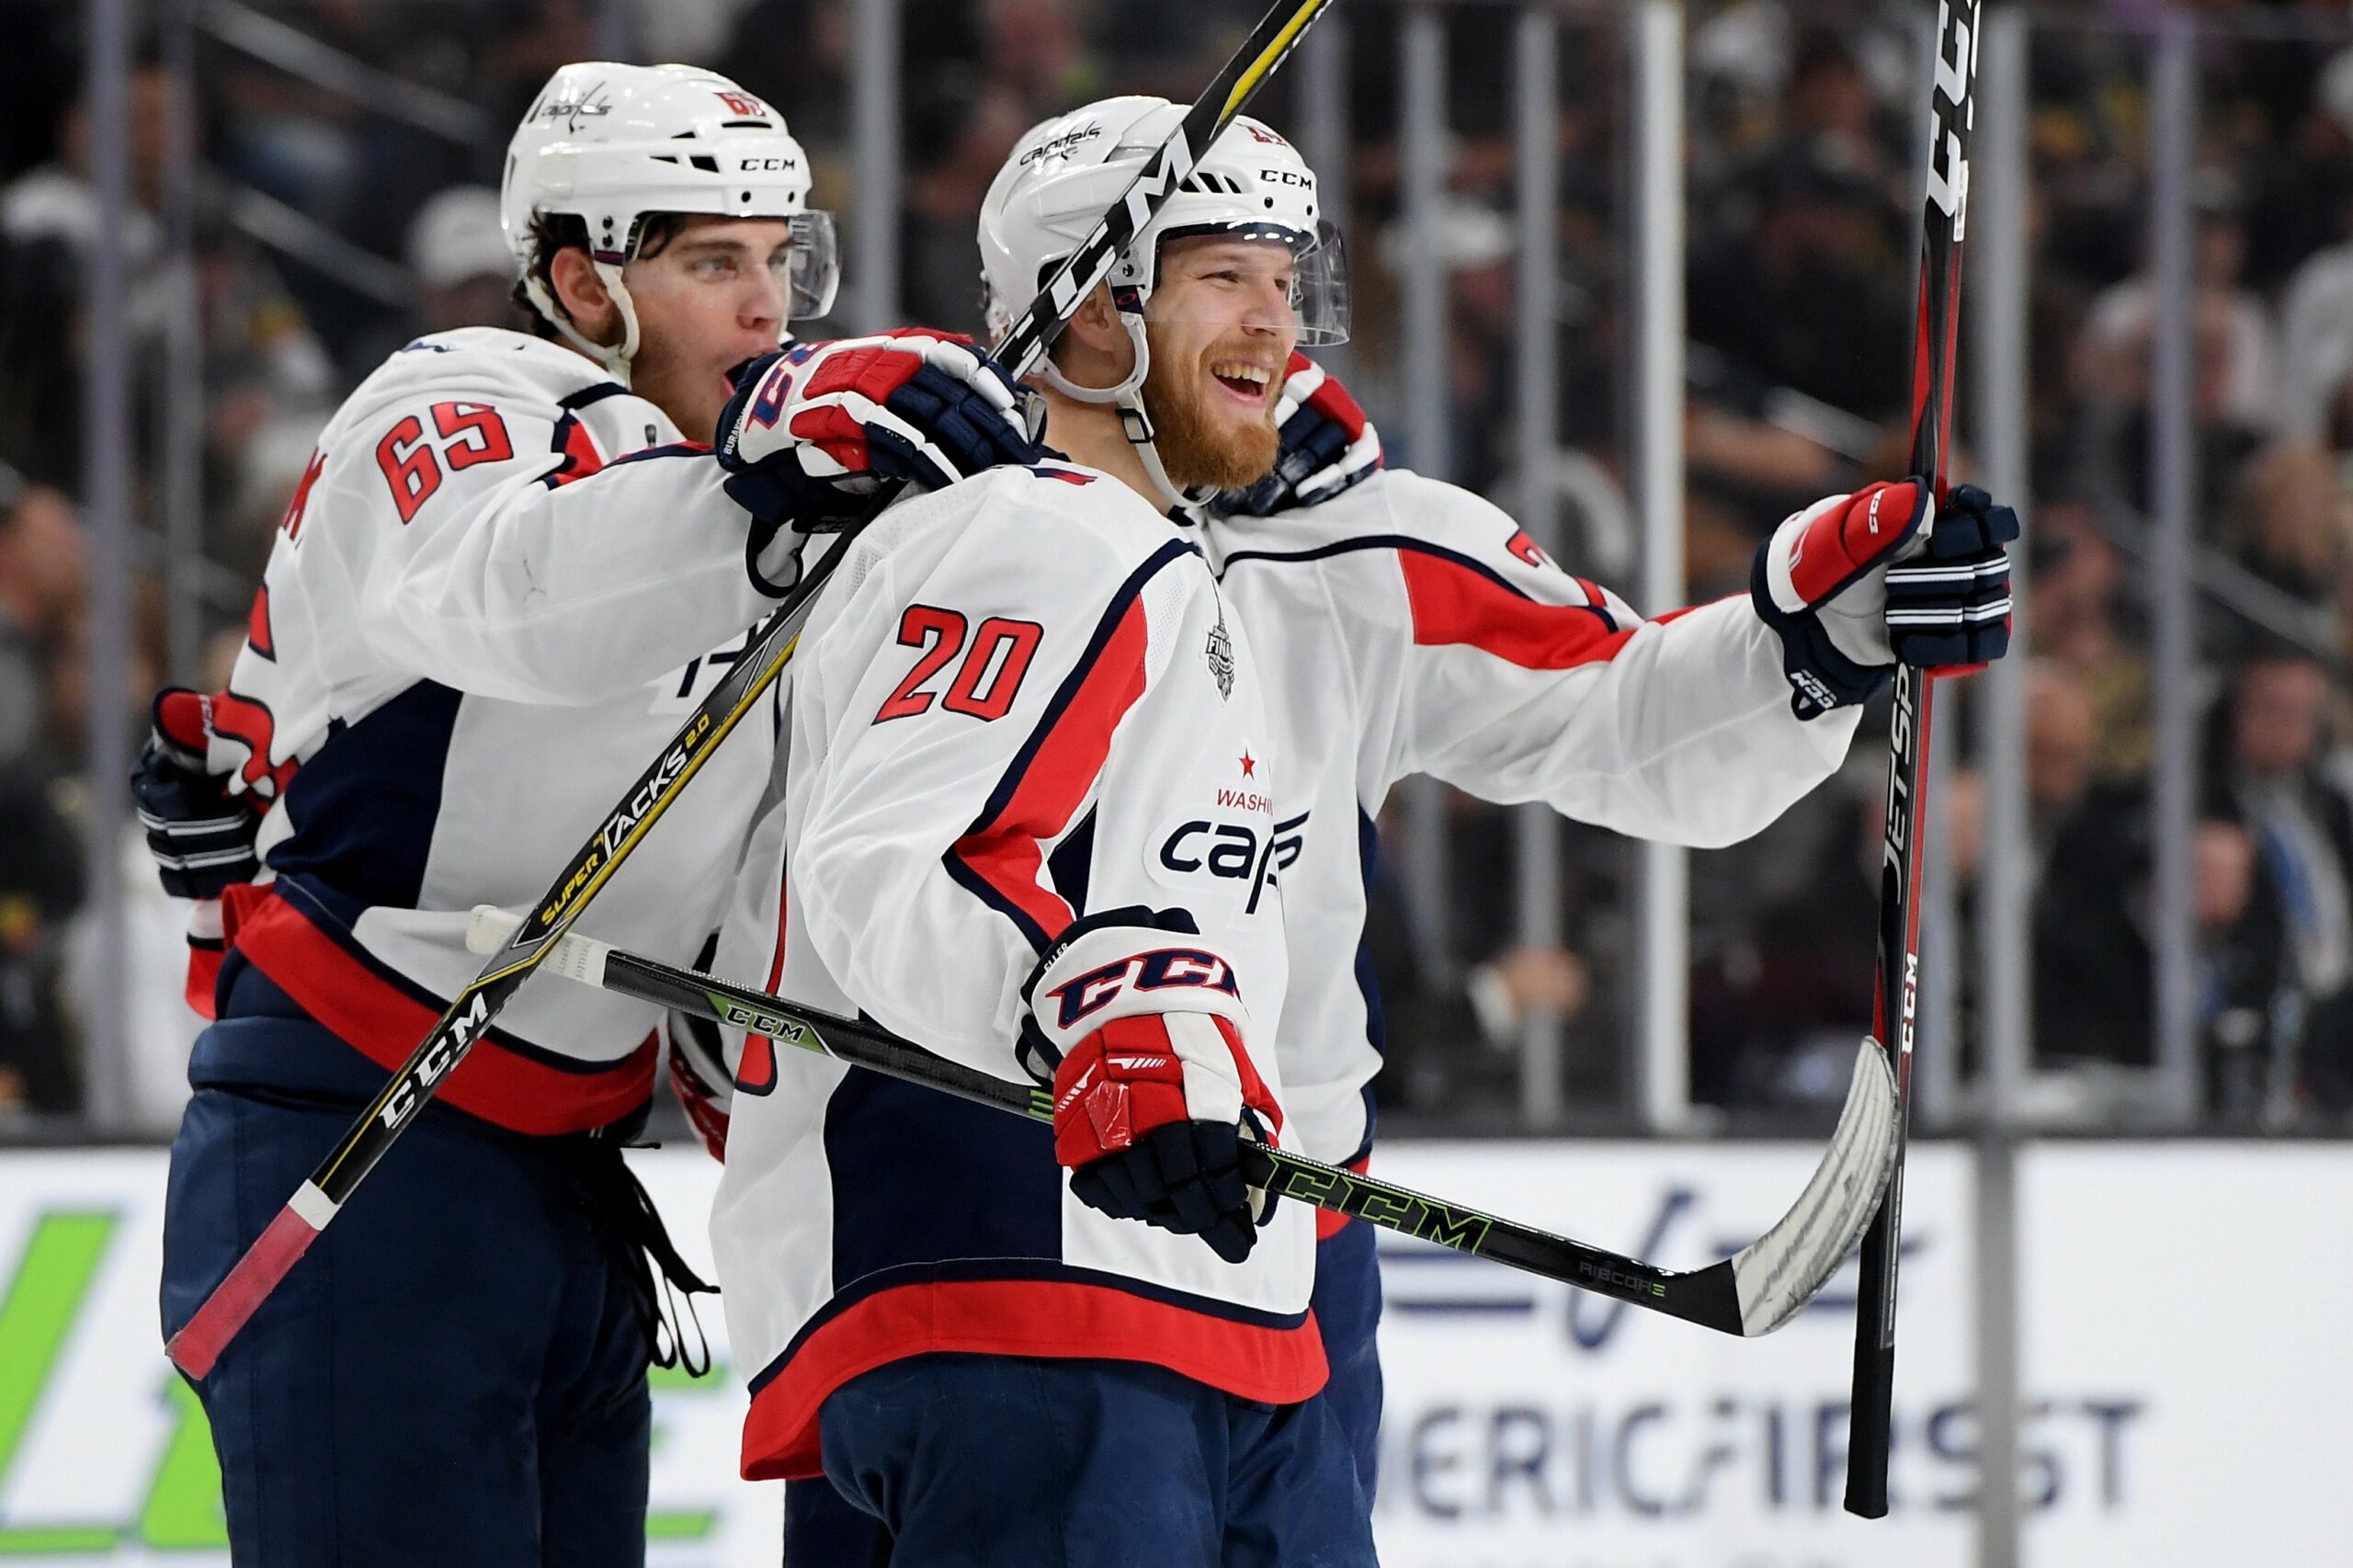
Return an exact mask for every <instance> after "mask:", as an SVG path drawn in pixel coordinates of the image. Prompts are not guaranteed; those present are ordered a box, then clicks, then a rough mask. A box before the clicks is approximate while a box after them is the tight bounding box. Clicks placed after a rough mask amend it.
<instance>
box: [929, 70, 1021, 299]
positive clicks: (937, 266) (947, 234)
mask: <svg viewBox="0 0 2353 1568" xmlns="http://www.w3.org/2000/svg"><path fill="white" fill-rule="evenodd" d="M914 109H915V121H914V124H913V126H912V127H911V131H910V134H909V135H908V137H907V146H906V151H907V159H908V165H909V177H908V181H907V200H906V218H905V221H904V223H903V224H902V226H901V228H900V267H899V271H900V278H901V298H900V301H899V304H900V313H901V314H902V315H903V316H904V317H905V318H906V319H907V320H909V321H916V322H921V323H923V324H925V325H926V326H940V327H947V328H949V329H950V330H952V331H956V332H966V333H972V334H973V335H979V334H981V332H982V331H983V324H982V321H981V286H980V278H979V276H978V275H977V274H975V273H974V272H973V270H972V226H973V224H974V223H976V222H979V220H980V216H981V199H982V198H983V197H984V196H986V195H987V194H988V189H989V182H990V181H991V180H993V179H995V177H996V171H997V170H998V169H999V168H1000V167H1001V166H1003V165H1004V163H1005V160H1006V154H1007V153H1011V152H1012V151H1013V144H1014V143H1015V142H1017V141H1019V140H1020V137H1021V133H1022V132H1023V131H1027V130H1028V129H1029V127H1030V125H1031V124H1032V123H1034V122H1033V121H1031V120H1029V119H1025V118H1023V117H1024V114H1025V112H1026V111H1025V110H1024V109H1023V108H1022V106H1021V103H1020V101H1019V100H1018V99H1017V97H1014V95H1013V94H1011V93H1008V92H1006V91H1004V90H1003V89H1001V88H999V87H997V86H995V85H989V86H986V87H983V88H979V89H977V90H975V85H974V83H973V82H972V79H971V78H970V77H968V76H966V75H964V74H953V73H951V74H940V75H938V76H937V77H936V78H935V80H934V82H933V83H932V85H931V87H930V89H929V90H928V91H926V92H924V93H923V94H922V95H921V96H920V97H917V98H916V99H915V104H914Z"/></svg>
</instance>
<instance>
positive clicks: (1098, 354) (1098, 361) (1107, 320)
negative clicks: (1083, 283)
mask: <svg viewBox="0 0 2353 1568" xmlns="http://www.w3.org/2000/svg"><path fill="white" fill-rule="evenodd" d="M1054 347H1055V348H1056V350H1057V352H1056V354H1055V356H1054V362H1055V363H1056V364H1057V365H1060V366H1061V367H1062V368H1063V374H1065V375H1069V376H1071V377H1072V378H1073V379H1074V380H1075V381H1077V382H1078V383H1079V384H1080V385H1081V386H1095V385H1105V386H1108V385H1109V384H1110V383H1111V382H1113V381H1118V380H1119V379H1120V376H1121V375H1123V374H1125V373H1126V370H1127V368H1128V365H1129V362H1130V360H1131V358H1132V357H1133V355H1134V353H1135V347H1134V345H1132V344H1131V343H1130V342H1129V341H1128V329H1127V327H1126V326H1125V325H1124V324H1122V323H1121V322H1120V308H1119V307H1118V306H1117V305H1115V304H1113V303H1112V302H1111V286H1110V285H1109V284H1108V283H1098V284H1097V285H1096V286H1095V291H1094V292H1093V293H1091V294H1089V295H1087V296H1086V299H1084V300H1082V301H1079V305H1078V309H1077V310H1076V311H1075V312H1073V313H1072V315H1071V318H1070V324H1069V325H1068V326H1066V327H1064V328H1063V335H1062V336H1061V337H1060V338H1059V339H1057V340H1056V342H1055V345H1054ZM1064 350H1066V352H1064ZM1106 368H1108V369H1110V371H1111V373H1110V374H1109V375H1108V376H1105V375H1101V374H1100V372H1101V370H1102V369H1106Z"/></svg>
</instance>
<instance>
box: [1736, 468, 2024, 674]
mask: <svg viewBox="0 0 2353 1568" xmlns="http://www.w3.org/2000/svg"><path fill="white" fill-rule="evenodd" d="M1933 494H1934V492H1933V490H1932V489H1931V487H1930V486H1929V484H1928V483H1927V481H1926V480H1922V479H1907V480H1900V481H1897V482H1895V483H1881V484H1869V485H1865V486H1864V487H1863V488H1862V489H1860V490H1858V491H1856V492H1855V493H1854V494H1852V495H1834V496H1831V497H1829V498H1828V499H1826V500H1822V501H1817V502H1815V503H1814V504H1813V506H1808V507H1807V508H1805V509H1804V510H1803V511H1802V512H1797V513H1794V514H1792V515H1791V516H1790V517H1788V518H1787V519H1786V520H1784V521H1783V522H1782V524H1781V526H1780V527H1779V528H1776V529H1774V530H1773V533H1772V536H1771V537H1770V538H1768V539H1767V540H1766V541H1765V543H1764V544H1763V546H1761V547H1760V548H1759V549H1758V551H1757V552H1756V567H1755V569H1754V571H1753V572H1752V573H1751V574H1750V576H1749V597H1750V598H1751V600H1752V601H1753V602H1754V603H1755V604H1756V613H1757V614H1758V615H1759V616H1760V617H1762V618H1763V619H1764V621H1765V623H1766V624H1767V625H1768V626H1770V627H1771V628H1772V629H1773V630H1774V631H1776V632H1778V633H1779V635H1780V639H1781V665H1782V669H1783V671H1784V672H1785V673H1786V674H1787V675H1788V676H1789V680H1790V687H1792V688H1793V695H1792V696H1791V699H1790V706H1791V708H1792V709H1793V710H1795V712H1796V713H1797V715H1798V717H1799V718H1801V719H1811V718H1813V717H1814V716H1815V715H1816V714H1818V713H1823V712H1825V711H1827V710H1830V709H1833V708H1843V707H1846V706H1848V705H1850V704H1853V703H1858V702H1863V701H1867V700H1869V699H1870V697H1871V695H1872V694H1873V693H1874V692H1876V691H1878V690H1879V687H1880V685H1881V682H1883V681H1884V680H1886V679H1887V677H1888V675H1889V673H1890V671H1891V670H1893V667H1894V665H1896V663H1897V662H1898V661H1901V662H1903V663H1904V664H1908V665H1917V666H1919V667H1921V668H1925V669H1949V668H1954V667H1965V666H1970V665H1983V664H1985V663H1987V662H1989V661H1991V660H1994V659H1998V658H2000V657H2001V656H2002V655H2003V653H2006V652H2007V651H2008V648H2009V616H2010V566H2009V557H2008V555H2007V554H2006V551H2004V549H2003V547H2004V546H2005V545H2006V544H2008V543H2009V542H2010V540H2015V539H2016V538H2018V514H2017V513H2016V512H2014V511H2012V510H2011V509H2010V508H2009V507H2007V506H1995V504H1994V501H1993V498H1992V497H1991V496H1989V495H1987V494H1985V492H1984V491H1983V490H1979V489H1977V488H1975V487H1974V486H1972V485H1962V486H1961V487H1960V488H1959V489H1957V490H1954V491H1953V492H1952V493H1951V494H1950V495H1949V496H1948V497H1947V498H1946V502H1945V505H1944V507H1943V509H1942V510H1940V511H1938V513H1937V516H1936V520H1935V522H1934V523H1933V524H1931V523H1930V522H1929V521H1928V511H1929V502H1930V498H1931V496H1932V495H1933Z"/></svg>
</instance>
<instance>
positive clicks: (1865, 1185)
mask: <svg viewBox="0 0 2353 1568" xmlns="http://www.w3.org/2000/svg"><path fill="white" fill-rule="evenodd" d="M516 926H517V916H515V915H509V914H508V913H506V911H505V910H503V909H496V908H493V907H491V906H489V905H484V906H483V907H481V908H478V909H476V910H475V911H474V913H473V919H472V922H471V923H470V924H469V926H468V927H467V931H466V941H467V943H468V945H469V946H471V947H472V949H474V950H475V951H476V952H490V951H494V950H496V949H498V947H499V945H500V944H501V943H503V942H505V941H506V939H507V937H508V935H509V933H511V932H512V931H514V930H515V928H516ZM543 963H544V965H545V967H546V969H547V971H548V972H549V973H551V974H560V975H562V976H563V977H564V978H565V979H566V980H575V981H578V982H579V983H582V984H583V985H596V986H601V987H603V988H604V989H605V990H607V991H614V992H619V993H620V994H622V995H624V996H634V997H636V998H637V999H638V1000H639V1001H641V1002H651V1003H653V1004H654V1006H660V1007H674V1008H676V1009H677V1010H678V1011H680V1012H683V1013H691V1014H693V1015H695V1016H696V1017H703V1018H710V1019H711V1020H713V1021H714V1022H717V1023H722V1024H726V1025H729V1026H731V1027H733V1028H741V1029H745V1030H748V1031H750V1032H751V1033H754V1034H762V1035H767V1037H768V1038H769V1039H771V1040H775V1041H776V1042H777V1043H778V1044H779V1045H791V1046H798V1047H799V1048H801V1050H803V1051H813V1052H815V1053H816V1054H818V1055H820V1056H830V1057H832V1058H833V1059H834V1060H835V1061H836V1062H848V1063H850V1064H851V1065H853V1066H858V1067H865V1068H869V1069H870V1070H872V1071H874V1072H877V1073H881V1074H885V1075H886V1076H889V1077H892V1078H897V1079H900V1080H903V1081H904V1082H906V1083H910V1084H920V1085H924V1086H925V1087H926V1088H932V1089H938V1090H939V1091H941V1092H942V1093H945V1094H950V1095H954V1096H957V1097H959V1098H960V1099H967V1100H971V1101H973V1102H974V1103H975V1104H979V1105H984V1106H992V1107H995V1108H996V1109H998V1110H1003V1111H1010V1112H1011V1113H1012V1114H1014V1115H1015V1116H1026V1117H1029V1118H1031V1119H1035V1120H1039V1121H1044V1122H1050V1123H1051V1121H1052V1120H1053V1119H1054V1107H1053V1096H1052V1095H1051V1093H1050V1092H1048V1091H1047V1090H1045V1089H1042V1088H1037V1087H1033V1086H1031V1085H1027V1084H1017V1083H1013V1082H1010V1081H1008V1080H1006V1079H1004V1078H998V1077H995V1076H993V1075H991V1074H986V1073H983V1072H980V1071H978V1070H977V1069H974V1068H971V1067H967V1066H964V1065H963V1064H962V1063H961V1062H950V1061H948V1060H946V1059H945V1058H943V1057H939V1056H935V1055H933V1054H932V1053H931V1052H930V1051H926V1050H925V1049H924V1048H923V1047H921V1046H919V1045H916V1044H915V1043H914V1042H912V1041H910V1040H902V1039H900V1038H899V1037H898V1036H896V1035H894V1034H892V1033H891V1032H890V1031H888V1030H887V1029H884V1028H880V1027H879V1026H877V1025H874V1024H870V1023H865V1022H862V1021H859V1020H856V1019H851V1018H843V1017H835V1015H833V1014H831V1013H823V1012H819V1011H817V1010H816V1009H814V1008H811V1007H804V1006H801V1005H800V1004H799V1003H796V1002H788V1001H786V1000H785V999H784V998H782V997H780V996H772V995H769V994H767V993H766V992H762V991H754V990H752V989H750V988H748V987H746V986H741V985H734V984H731V983H728V982H726V981H723V980H718V979H715V978H713V977H712V976H710V975H707V974H699V973H697V972H696V971H692V970H686V969H679V968H677V967H676V966H675V965H671V964H665V963H658V962H656V961H654V960H652V959H647V958H641V957H639V956H638V955H637V954H635V953H630V952H623V951H621V950H620V949H618V948H614V947H612V946H610V945H608V944H607V943H604V942H599V941H597V940H595V939H594V938H592V937H582V936H577V935H574V936H567V937H564V938H563V940H562V941H560V942H558V943H557V944H555V949H554V951H552V952H551V953H550V954H549V955H548V956H547V957H546V958H545V959H544V960H543ZM1894 1154H1895V1082H1894V1080H1893V1078H1892V1077H1891V1076H1889V1074H1888V1071H1887V1063H1886V1059H1885V1057H1884V1056H1883V1055H1882V1054H1881V1051H1879V1050H1878V1049H1877V1048H1876V1047H1874V1046H1873V1045H1872V1044H1871V1043H1870V1041H1869V1040H1866V1041H1864V1042H1863V1046H1862V1049H1861V1050H1860V1051H1859V1052H1858V1053H1857V1055H1856V1058H1855V1076H1854V1081H1853V1083H1852V1084H1851V1085H1850V1086H1849V1087H1848V1089H1847V1104H1846V1108H1844V1109H1843V1110H1841V1111H1840V1112H1839V1113H1838V1128H1837V1131H1836V1132H1834V1133H1832V1134H1831V1138H1830V1150H1829V1153H1826V1154H1825V1155H1824V1157H1823V1161H1822V1164H1821V1165H1820V1166H1819V1167H1818V1168H1817V1169H1816V1170H1815V1171H1814V1173H1813V1178H1812V1179H1811V1180H1809V1181H1808V1182H1807V1183H1806V1187H1805V1191H1804V1192H1803V1193H1802V1194H1801V1195H1800V1196H1799V1198H1798V1200H1797V1202H1796V1203H1795V1204H1794V1205H1793V1206H1792V1207H1791V1208H1790V1211H1789V1212H1788V1213H1787V1214H1785V1215H1783V1216H1782V1217H1781V1218H1780V1220H1779V1221H1777V1222H1776V1223H1775V1224H1774V1226H1773V1228H1772V1229H1771V1230H1769V1231H1767V1232H1766V1233H1764V1235H1762V1236H1760V1237H1758V1238H1757V1239H1756V1241H1754V1242H1751V1243H1750V1244H1748V1245H1746V1246H1745V1247H1743V1248H1741V1249H1740V1252H1739V1253H1738V1254H1737V1255H1736V1256H1733V1257H1729V1258H1726V1259H1724V1260H1723V1261H1722V1262H1721V1263H1712V1264H1710V1265H1708V1266H1707V1267H1704V1268H1696V1269H1690V1270H1686V1271H1682V1272H1677V1271H1675V1270H1671V1269H1665V1268H1660V1267H1656V1266H1654V1265H1652V1264H1648V1263H1644V1262H1643V1261H1641V1260H1640V1259H1638V1258H1631V1257H1627V1256H1623V1255H1621V1254H1619V1253H1614V1252H1611V1251H1609V1250H1608V1249H1607V1248H1605V1247H1597V1246H1594V1245H1592V1244H1589V1243H1586V1242H1577V1241H1571V1240H1569V1239H1568V1238H1567V1237H1565V1236H1556V1235H1553V1234H1552V1233H1549V1232H1545V1231H1540V1230H1538V1229H1536V1228H1535V1227H1534V1226H1532V1225H1522V1224H1519V1223H1518V1222H1517V1221H1511V1220H1504V1219H1498V1218H1497V1217H1495V1215H1493V1214H1486V1213H1482V1212H1481V1211H1480V1210H1476V1209H1466V1208H1463V1207H1462V1206H1461V1205H1460V1204H1454V1203H1449V1202H1446V1201H1444V1200H1443V1199H1436V1198H1432V1197H1429V1196H1428V1195H1427V1194H1426V1193H1419V1192H1415V1191H1413V1190H1412V1189H1411V1188H1409V1187H1396V1186H1393V1185H1392V1184H1391V1183H1388V1182H1385V1181H1379V1180H1376V1179H1374V1178H1373V1177H1371V1176H1359V1175H1358V1174H1357V1173H1355V1172H1353V1171H1344V1170H1341V1169H1339V1168H1337V1167H1336V1166H1333V1165H1324V1164H1323V1163H1322V1162H1320V1161H1316V1160H1311V1159H1308V1158H1307V1157H1306V1156H1305V1155H1303V1154H1294V1153H1290V1151H1289V1150H1286V1149H1267V1148H1262V1147H1257V1146H1252V1147H1249V1148H1247V1149H1245V1152H1244V1163H1245V1166H1246V1167H1247V1168H1246V1173H1245V1174H1247V1176H1249V1178H1250V1181H1251V1184H1252V1185H1253V1186H1256V1187H1267V1188H1269V1189H1271V1190H1273V1191H1275V1192H1279V1193H1281V1194H1282V1195H1284V1196H1285V1197H1288V1198H1296V1199H1299V1200H1300V1201H1302V1202H1303V1203H1307V1204H1311V1205H1313V1207H1315V1208H1317V1209H1326V1210H1331V1211H1332V1212H1333V1213H1336V1214H1347V1215H1349V1216H1351V1217H1352V1218H1355V1219H1359V1220H1363V1221H1367V1222H1368V1223H1370V1224H1375V1225H1380V1226H1382V1227H1383V1228H1385V1229H1388V1230H1392V1231H1398V1232H1402V1233H1404V1234H1406V1235H1409V1236H1414V1237H1417V1238H1418V1239H1420V1240H1422V1241H1426V1242H1435V1243H1437V1244H1438V1245H1440V1246H1446V1247H1452V1248H1453V1249H1454V1250H1455V1251H1457V1252H1467V1253H1471V1254H1472V1255H1474V1256H1479V1257H1485V1258H1493V1259H1494V1260H1495V1262H1497V1263H1505V1264H1509V1265H1510V1266H1511V1267H1514V1268H1521V1269H1525V1270H1527V1271H1528V1272H1529V1273H1530V1274H1539V1275H1541V1276H1543V1277H1544V1278H1547V1279H1558V1280H1560V1281H1562V1282H1563V1284H1568V1285H1574V1286H1576V1287H1578V1288H1579V1289H1581V1290H1595V1291H1598V1292H1600V1293H1601V1294H1602V1295H1605V1296H1611V1297H1615V1298H1616V1299H1617V1300H1619V1301H1628V1302H1631V1303H1632V1304H1633V1305H1635V1306H1638V1307H1646V1308H1648V1309H1649V1310H1651V1311H1652V1312H1665V1313H1666V1314H1667V1315H1668V1316H1669V1317H1678V1318H1681V1319H1683V1320H1684V1321H1685V1322H1687V1323H1696V1324H1700V1325H1701V1326H1702V1327H1705V1328H1712V1329H1715V1330H1718V1331H1719V1332H1721V1333H1724V1334H1736V1335H1748V1336H1752V1337H1753V1336H1755V1335H1763V1334H1770V1333H1772V1332H1773V1331H1774V1330H1775V1329H1777V1328H1779V1327H1780V1326H1781V1325H1782V1324H1785V1323H1787V1322H1789V1321H1790V1318H1792V1317H1794V1316H1796V1315H1797V1313H1798V1312H1800V1311H1801V1310H1802V1309H1803V1307H1804V1306H1805V1304H1806V1303H1807V1302H1808V1301H1812V1300H1813V1296H1814V1293H1815V1292H1816V1291H1818V1290H1821V1289H1822V1287H1823V1285H1824V1282H1826V1281H1827V1280H1828V1279H1829V1278H1830V1276H1831V1275H1832V1274H1833V1273H1835V1272H1836V1270H1837V1267H1838V1266H1839V1265H1840V1264H1841V1263H1843V1262H1845V1261H1846V1258H1847V1254H1848V1253H1849V1252H1851V1251H1852V1250H1853V1249H1854V1245H1855V1238H1856V1237H1857V1236H1859V1235H1860V1234H1861V1233H1862V1231H1863V1227H1864V1226H1866V1225H1868V1224H1869V1223H1870V1218H1871V1213H1872V1210H1874V1209H1875V1208H1876V1207H1877V1205H1878V1201H1879V1193H1880V1187H1881V1184H1882V1183H1883V1182H1884V1181H1885V1180H1886V1177H1887V1169H1888V1165H1889V1163H1890V1162H1891V1161H1892V1160H1893V1158H1894Z"/></svg>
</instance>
